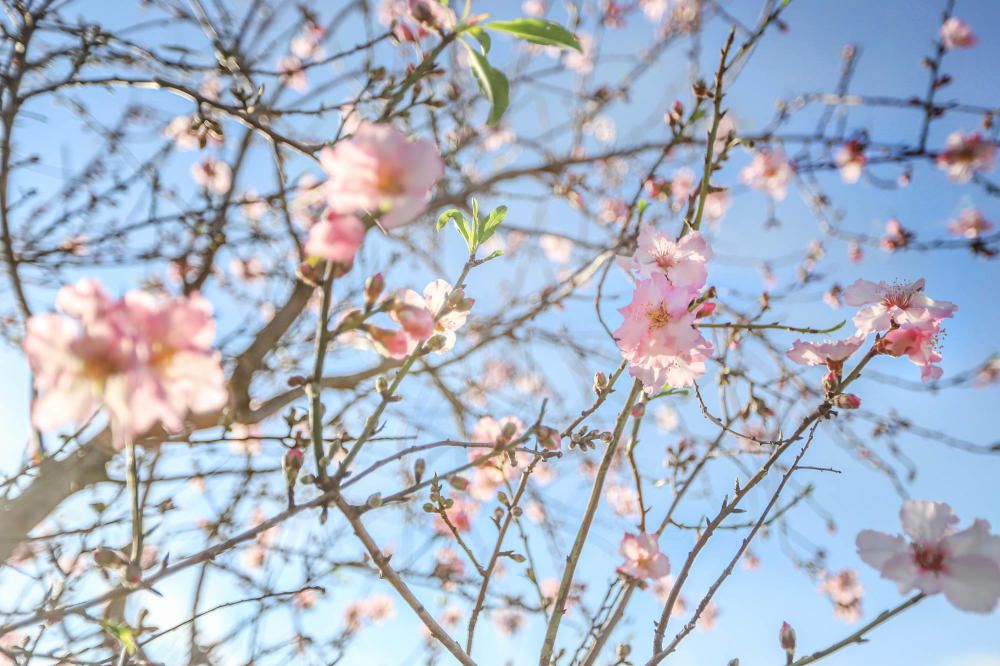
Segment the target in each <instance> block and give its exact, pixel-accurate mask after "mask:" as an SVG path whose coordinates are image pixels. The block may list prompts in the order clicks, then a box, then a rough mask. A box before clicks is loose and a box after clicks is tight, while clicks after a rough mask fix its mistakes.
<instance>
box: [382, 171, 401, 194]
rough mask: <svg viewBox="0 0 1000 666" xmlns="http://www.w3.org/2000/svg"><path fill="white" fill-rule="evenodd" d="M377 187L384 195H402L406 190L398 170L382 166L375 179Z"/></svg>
mask: <svg viewBox="0 0 1000 666" xmlns="http://www.w3.org/2000/svg"><path fill="white" fill-rule="evenodd" d="M375 186H376V187H377V188H378V191H379V192H381V193H383V194H389V195H395V194H401V193H402V192H403V190H404V187H403V180H402V179H401V178H400V177H399V173H398V172H397V171H396V169H393V168H392V167H390V166H389V165H380V166H379V168H378V173H377V174H376V178H375Z"/></svg>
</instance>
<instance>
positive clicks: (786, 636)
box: [778, 622, 795, 656]
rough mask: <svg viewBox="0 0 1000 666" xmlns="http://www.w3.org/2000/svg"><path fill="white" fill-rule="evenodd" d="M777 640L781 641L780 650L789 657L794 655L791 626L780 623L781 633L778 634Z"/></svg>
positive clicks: (793, 632) (793, 638)
mask: <svg viewBox="0 0 1000 666" xmlns="http://www.w3.org/2000/svg"><path fill="white" fill-rule="evenodd" d="M778 639H779V640H780V641H781V649H782V650H784V651H785V652H786V653H787V654H788V655H789V656H791V655H793V654H795V630H794V629H792V625H790V624H788V623H787V622H782V623H781V631H780V632H779V633H778Z"/></svg>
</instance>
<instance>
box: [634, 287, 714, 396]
mask: <svg viewBox="0 0 1000 666" xmlns="http://www.w3.org/2000/svg"><path fill="white" fill-rule="evenodd" d="M694 294H695V292H693V291H692V290H690V289H689V288H686V287H676V286H674V285H672V284H671V283H670V281H669V280H667V277H666V276H665V275H664V274H662V273H658V272H657V273H653V274H652V275H651V276H650V278H649V279H646V280H642V281H640V282H639V283H638V284H637V285H636V288H635V292H634V294H633V296H632V302H631V303H629V305H627V306H625V307H623V308H620V309H619V310H618V311H619V312H620V313H621V314H622V315H623V316H624V317H625V321H623V322H622V325H621V326H620V327H619V328H618V330H617V331H615V340H616V341H617V342H618V348H619V349H620V350H621V352H622V357H623V358H625V360H627V361H628V362H629V364H630V366H631V367H630V369H629V373H630V374H631V375H632V376H633V377H637V378H639V379H640V380H641V381H642V382H643V385H644V387H645V389H646V391H647V392H653V391H657V390H659V389H660V388H662V386H663V385H664V383H669V384H670V385H671V386H689V385H690V384H691V383H692V382H693V381H694V379H695V378H696V377H698V376H700V375H701V374H702V373H704V371H705V365H704V361H705V360H707V359H708V358H709V356H710V355H711V353H712V344H711V343H710V342H708V341H707V340H705V339H704V338H703V337H702V336H701V333H700V332H698V330H697V329H696V328H695V327H694V321H695V318H696V317H697V312H692V311H691V310H690V307H689V306H690V304H691V300H692V298H693V296H694Z"/></svg>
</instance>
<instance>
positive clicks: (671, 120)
mask: <svg viewBox="0 0 1000 666" xmlns="http://www.w3.org/2000/svg"><path fill="white" fill-rule="evenodd" d="M663 119H664V120H665V121H667V124H668V125H669V126H670V127H671V128H674V127H677V126H679V125H682V124H683V122H684V104H682V103H681V101H680V100H679V99H678V100H674V103H673V104H672V105H671V106H670V109H669V110H668V111H667V112H666V113H665V114H663Z"/></svg>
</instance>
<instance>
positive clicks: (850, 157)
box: [834, 139, 868, 183]
mask: <svg viewBox="0 0 1000 666" xmlns="http://www.w3.org/2000/svg"><path fill="white" fill-rule="evenodd" d="M834 161H835V162H836V163H837V168H838V169H840V177H841V178H843V179H844V182H845V183H856V182H858V179H859V178H861V172H862V171H864V168H865V165H866V164H867V163H868V158H867V157H865V144H864V143H862V142H861V141H858V140H857V139H851V140H850V141H846V142H845V143H844V144H843V145H842V146H841V147H840V148H838V149H837V152H836V154H835V155H834Z"/></svg>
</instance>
